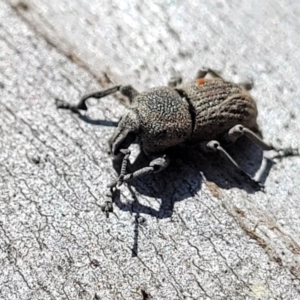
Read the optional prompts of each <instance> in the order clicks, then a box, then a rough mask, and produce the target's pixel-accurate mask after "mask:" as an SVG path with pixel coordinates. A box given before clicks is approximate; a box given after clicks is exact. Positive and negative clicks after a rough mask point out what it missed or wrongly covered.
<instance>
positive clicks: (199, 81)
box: [197, 78, 205, 85]
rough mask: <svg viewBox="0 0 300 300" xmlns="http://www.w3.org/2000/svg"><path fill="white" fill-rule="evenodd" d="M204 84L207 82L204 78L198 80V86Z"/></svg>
mask: <svg viewBox="0 0 300 300" xmlns="http://www.w3.org/2000/svg"><path fill="white" fill-rule="evenodd" d="M204 82H205V79H204V78H199V79H197V84H198V85H201V84H204Z"/></svg>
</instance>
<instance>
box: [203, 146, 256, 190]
mask: <svg viewBox="0 0 300 300" xmlns="http://www.w3.org/2000/svg"><path fill="white" fill-rule="evenodd" d="M200 146H201V148H202V149H203V150H204V151H205V152H219V153H220V154H221V155H223V156H224V157H226V159H228V160H229V161H230V162H231V163H232V164H233V165H234V166H235V168H236V169H237V171H238V172H239V173H240V174H241V175H242V176H243V177H244V178H245V179H246V180H247V181H248V182H249V183H250V184H251V185H252V186H253V187H254V188H256V189H257V188H259V189H261V187H262V186H261V184H260V183H259V182H256V181H255V180H254V179H253V178H251V176H249V175H248V174H247V173H246V172H245V171H243V170H242V169H241V167H240V166H239V165H238V163H237V162H236V161H235V160H234V159H233V158H232V157H231V156H230V155H229V153H228V152H227V151H226V150H225V149H224V148H223V147H222V146H221V145H220V143H219V142H218V141H215V140H213V141H209V142H202V143H201V144H200Z"/></svg>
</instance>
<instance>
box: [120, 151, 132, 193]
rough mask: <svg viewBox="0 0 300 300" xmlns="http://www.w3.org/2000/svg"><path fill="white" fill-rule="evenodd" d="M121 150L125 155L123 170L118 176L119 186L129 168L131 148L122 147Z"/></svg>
mask: <svg viewBox="0 0 300 300" xmlns="http://www.w3.org/2000/svg"><path fill="white" fill-rule="evenodd" d="M120 152H121V153H123V154H125V156H124V157H123V161H122V166H121V172H120V175H119V178H118V184H117V186H118V187H119V186H120V185H121V184H122V183H123V181H124V176H125V174H126V168H127V164H128V160H129V155H130V150H129V149H121V150H120Z"/></svg>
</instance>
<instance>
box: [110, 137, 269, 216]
mask: <svg viewBox="0 0 300 300" xmlns="http://www.w3.org/2000/svg"><path fill="white" fill-rule="evenodd" d="M226 150H227V152H228V153H229V154H230V155H231V156H232V157H233V158H234V159H235V160H236V162H237V163H238V164H239V165H240V167H241V168H242V169H243V170H244V171H245V172H247V174H249V175H250V176H251V177H253V176H254V175H255V174H256V173H257V171H258V170H259V169H260V166H261V163H262V159H263V151H262V150H260V149H259V148H258V147H257V146H256V145H254V144H253V143H251V142H250V141H249V140H248V139H247V138H244V137H242V138H240V139H239V140H238V141H237V142H236V143H235V144H234V145H231V146H230V147H226ZM166 154H168V156H169V157H170V165H169V166H168V167H167V168H166V169H165V170H163V171H161V172H159V173H157V174H151V175H145V176H143V177H140V178H137V179H133V180H132V181H129V182H127V187H128V189H129V191H130V194H131V198H132V199H133V201H131V202H130V203H124V202H123V199H122V198H121V197H122V196H121V195H120V193H119V192H117V193H116V194H115V197H114V203H115V204H116V205H117V206H118V207H119V208H120V209H121V210H123V211H130V212H132V213H137V214H148V215H151V216H153V217H156V218H159V219H163V218H169V217H171V216H172V214H173V207H174V204H175V202H177V201H182V200H184V199H186V198H189V197H193V196H194V195H195V194H197V193H198V192H199V191H200V190H201V186H202V183H203V181H205V182H213V183H214V184H215V185H216V188H217V189H218V188H221V189H232V188H240V189H243V190H245V191H246V192H247V193H255V192H256V191H257V190H259V186H258V185H257V183H255V182H254V181H252V180H249V179H248V178H246V177H244V176H242V174H240V173H239V172H238V171H237V169H236V168H235V167H234V166H233V165H232V164H231V163H230V162H229V161H228V159H226V158H223V157H222V156H220V155H219V154H218V153H212V154H207V153H202V152H201V149H200V147H198V146H195V147H188V146H186V147H183V146H182V147H174V148H172V149H169V151H168V152H167V153H166ZM150 161H151V160H150V159H149V157H147V156H146V155H145V154H143V153H142V152H141V153H139V155H138V156H137V157H136V159H135V161H134V162H133V163H132V164H129V165H128V168H127V170H128V172H134V171H136V170H138V169H140V168H143V167H145V166H148V165H149V162H150ZM272 165H273V164H272V163H269V164H267V165H266V167H265V170H264V171H263V175H262V176H261V180H262V181H261V182H262V183H264V181H265V179H266V178H267V176H268V173H269V172H270V170H271V168H272ZM113 167H114V169H115V170H116V172H117V174H119V171H120V167H121V158H120V157H119V158H118V157H117V158H115V159H114V161H113ZM208 187H209V184H208ZM117 191H118V190H117ZM136 194H141V195H145V196H148V197H149V198H151V200H149V199H147V198H145V197H138V195H136ZM139 198H141V199H139ZM152 199H153V200H152Z"/></svg>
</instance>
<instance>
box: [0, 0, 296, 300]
mask: <svg viewBox="0 0 300 300" xmlns="http://www.w3.org/2000/svg"><path fill="white" fill-rule="evenodd" d="M256 2H257V3H256ZM298 16H299V6H298V7H297V6H296V5H295V4H291V3H287V1H286V3H274V2H271V1H267V0H265V1H263V2H262V1H253V2H252V4H250V3H249V1H236V3H235V4H234V2H232V1H231V2H230V3H229V1H228V3H227V2H225V1H223V2H218V3H217V4H213V2H212V3H209V2H207V1H205V2H204V1H203V2H202V3H200V1H199V4H195V2H194V1H166V2H165V3H164V4H159V3H151V2H145V3H143V2H142V1H136V2H135V1H121V2H120V1H106V3H103V1H101V4H100V1H61V0H60V1H58V0H52V1H46V0H45V1H41V0H31V1H26V2H24V1H23V2H17V1H13V0H11V1H4V0H1V1H0V49H1V51H0V91H1V100H0V107H1V109H0V136H1V140H0V147H1V148H0V149H1V151H0V174H1V175H0V187H1V189H0V212H1V213H0V259H1V261H0V262H1V267H0V268H1V272H0V298H1V299H148V298H147V295H149V298H150V297H152V298H153V299H300V294H299V293H300V292H299V279H300V258H299V255H300V248H299V244H300V234H299V232H300V231H299V228H300V216H299V211H300V207H299V206H300V200H299V196H298V195H299V194H300V187H299V186H300V179H299V170H300V159H299V157H289V158H285V159H283V160H277V161H276V160H275V162H276V164H272V162H271V161H270V160H265V163H266V165H267V168H266V169H267V172H266V174H265V176H263V179H264V181H265V192H264V193H263V192H254V191H253V190H251V188H250V187H249V186H247V184H245V183H243V182H240V180H239V178H238V177H236V176H233V174H232V169H230V168H229V167H228V164H227V163H226V162H225V161H223V160H218V161H216V162H214V161H211V160H209V159H207V157H204V156H203V155H200V154H198V153H196V151H195V150H191V151H190V152H189V153H187V154H186V153H182V156H181V157H177V159H175V160H174V162H173V163H172V164H171V166H170V167H169V168H168V169H167V170H165V171H164V172H163V173H161V174H157V175H155V176H149V177H146V178H144V179H141V180H138V181H136V182H133V183H132V185H131V186H126V185H124V186H123V187H122V188H121V190H120V191H121V193H120V197H119V198H118V199H116V204H115V206H114V214H112V215H111V216H110V218H109V219H106V218H105V215H104V214H103V213H102V212H101V208H100V206H101V204H102V203H103V201H104V199H105V197H104V195H105V192H106V188H105V187H106V185H107V183H108V182H109V181H110V180H111V178H112V177H113V176H115V174H116V173H115V171H114V169H113V167H112V162H111V157H110V156H109V155H108V154H107V151H106V150H107V148H106V147H107V140H108V139H109V137H110V135H111V134H112V132H113V130H114V128H113V127H112V126H111V125H112V123H111V122H109V121H110V120H112V121H117V120H118V118H119V117H120V116H121V115H122V113H123V111H124V107H123V106H122V105H121V104H120V103H118V102H117V101H116V100H115V99H114V98H113V97H109V98H107V99H102V100H101V103H99V104H98V103H97V101H95V100H91V101H89V104H90V105H89V110H88V112H87V113H86V116H82V118H80V117H78V116H77V115H73V114H72V113H70V112H67V111H58V110H57V109H56V108H55V105H54V99H55V98H61V99H64V100H67V101H70V102H72V103H74V104H75V103H76V101H78V99H79V97H80V96H81V95H82V94H84V93H86V92H89V91H92V90H97V89H101V88H102V87H101V86H100V85H99V83H101V84H102V86H106V85H109V84H111V83H109V80H108V78H107V76H108V77H109V79H110V80H111V81H114V82H117V83H130V84H133V85H134V86H135V87H137V88H138V89H140V90H142V89H145V88H148V87H150V86H155V85H162V84H166V83H167V81H168V78H169V77H170V76H171V75H172V73H174V72H178V73H181V74H182V75H183V76H184V77H186V78H189V79H191V78H192V77H194V74H195V73H196V71H197V70H198V69H199V68H200V67H201V66H209V67H211V68H214V69H217V70H220V71H222V73H223V74H224V75H225V77H226V78H228V79H231V80H235V81H241V80H243V79H253V80H254V89H253V91H252V94H253V95H254V96H255V98H256V99H257V102H258V108H259V111H260V115H259V124H260V125H261V129H262V132H263V134H264V137H265V139H266V140H267V141H270V142H272V143H273V144H274V145H276V146H279V147H288V146H293V147H294V148H299V139H300V133H299V121H300V111H299V110H300V99H299V95H300V93H299V86H300V71H299V70H300V63H299V61H300V54H299V53H300V52H299V48H300V36H299V30H298V29H299V26H300V24H299V23H300V21H299V18H298ZM105 74H106V75H105ZM93 120H95V121H97V120H102V121H101V122H99V121H98V122H93ZM93 123H98V125H99V124H102V125H103V124H104V125H109V126H97V125H96V126H95V125H94V124H93ZM237 146H238V147H240V148H241V153H239V151H236V152H235V153H234V155H235V157H236V158H237V160H238V161H240V162H244V163H243V166H244V168H246V169H247V170H249V171H254V170H255V169H257V168H258V167H259V165H260V163H261V153H260V152H259V151H257V149H256V148H255V147H250V146H249V144H247V143H246V142H245V140H242V141H240V142H239V143H238V145H237ZM265 156H267V157H269V158H272V157H274V156H275V153H268V154H267V153H266V154H265ZM246 159H248V160H246ZM138 221H140V222H138ZM133 254H137V256H135V255H133Z"/></svg>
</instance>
